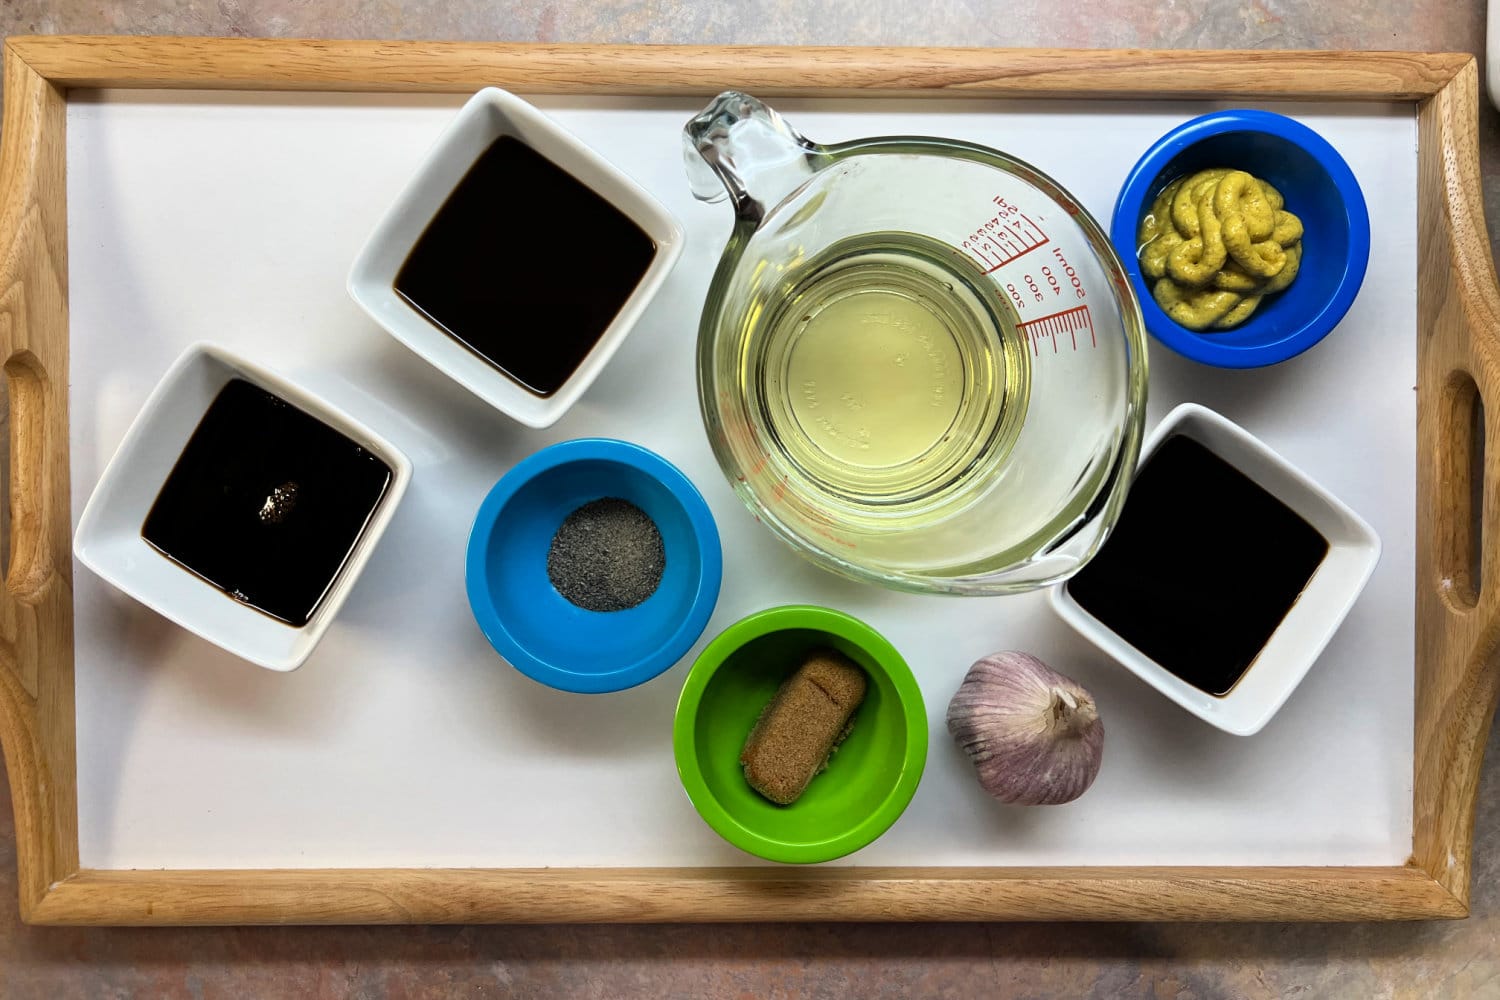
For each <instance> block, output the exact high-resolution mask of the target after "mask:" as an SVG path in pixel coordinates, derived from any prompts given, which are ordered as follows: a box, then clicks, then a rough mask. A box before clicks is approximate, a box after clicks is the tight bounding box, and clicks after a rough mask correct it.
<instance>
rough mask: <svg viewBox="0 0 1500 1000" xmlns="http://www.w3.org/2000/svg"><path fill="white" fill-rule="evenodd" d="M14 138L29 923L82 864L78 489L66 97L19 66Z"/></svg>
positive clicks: (16, 713) (14, 423)
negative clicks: (71, 417)
mask: <svg viewBox="0 0 1500 1000" xmlns="http://www.w3.org/2000/svg"><path fill="white" fill-rule="evenodd" d="M4 72H5V108H4V112H5V128H4V135H3V141H0V364H3V366H4V374H5V378H6V381H7V384H8V389H9V393H8V395H9V401H10V413H9V423H10V461H11V468H10V496H9V503H10V525H11V557H10V565H9V566H8V567H6V573H5V587H4V589H3V591H0V664H3V665H0V746H3V747H4V750H5V755H6V761H7V763H8V765H9V768H10V781H11V796H12V798H13V799H14V801H15V816H16V843H17V851H16V865H17V868H18V871H19V880H20V886H21V910H22V915H23V917H24V916H25V915H26V914H27V913H29V912H30V911H31V909H32V908H33V907H34V906H35V905H36V904H37V903H38V902H39V901H40V900H41V899H42V897H43V896H44V895H45V894H46V892H47V889H48V887H49V886H50V885H51V884H52V883H53V882H54V881H56V880H58V879H61V878H64V877H66V876H67V875H69V874H70V873H72V872H74V871H76V870H77V868H78V822H77V818H78V814H77V794H76V790H75V785H76V781H75V769H74V745H75V744H74V709H73V584H72V578H73V556H72V532H71V525H72V519H71V516H70V512H69V505H70V502H71V497H70V494H69V491H68V299H67V280H68V279H67V275H68V269H67V259H68V254H67V209H66V204H65V194H66V192H65V185H64V164H65V153H64V149H63V137H64V128H65V115H66V107H65V105H64V101H63V95H62V92H61V91H60V90H59V89H58V88H57V87H54V86H52V85H51V84H50V83H48V81H47V80H45V79H44V78H42V77H41V76H39V75H38V74H37V73H35V72H34V71H32V70H31V69H30V68H29V67H27V66H26V64H25V63H24V62H22V61H20V60H13V59H9V58H7V59H6V60H5V64H4Z"/></svg>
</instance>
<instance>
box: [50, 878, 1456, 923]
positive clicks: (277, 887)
mask: <svg viewBox="0 0 1500 1000" xmlns="http://www.w3.org/2000/svg"><path fill="white" fill-rule="evenodd" d="M1463 915H1464V906H1463V904H1462V903H1460V902H1459V901H1458V900H1456V899H1455V898H1454V897H1453V896H1452V895H1451V894H1450V893H1449V892H1447V891H1446V890H1445V889H1444V888H1443V887H1442V886H1440V885H1438V884H1437V883H1435V882H1433V880H1432V879H1431V878H1430V877H1429V876H1428V875H1427V873H1426V872H1423V871H1421V870H1420V869H1417V868H1415V867H1407V868H1394V867H1393V868H1327V869H1319V868H797V867H784V868H725V869H666V868H656V869H651V868H642V869H571V870H570V869H561V870H559V869H511V870H504V869H501V870H496V869H478V868H476V869H396V868H391V869H368V870H349V869H345V870H338V871H318V870H304V871H289V870H275V871H272V870H261V871H168V872H115V871H83V872H80V873H79V874H78V875H76V876H74V877H73V878H71V879H69V880H67V881H66V882H63V883H62V884H60V885H58V886H56V887H54V888H53V890H52V891H51V892H50V893H48V895H47V898H46V900H45V901H44V902H43V903H42V905H41V906H40V907H39V908H37V909H36V910H34V911H33V913H32V919H33V920H35V921H37V922H41V923H49V924H266V923H273V924H282V923H314V924H316V923H407V924H418V923H420V924H439V923H440V924H451V923H493V922H502V923H589V922H599V921H615V922H632V923H660V922H667V921H684V920H686V921H723V920H980V919H985V920H1077V919H1080V918H1082V919H1090V920H1309V919H1315V920H1391V919H1404V918H1410V917H1413V916H1428V917H1458V916H1463Z"/></svg>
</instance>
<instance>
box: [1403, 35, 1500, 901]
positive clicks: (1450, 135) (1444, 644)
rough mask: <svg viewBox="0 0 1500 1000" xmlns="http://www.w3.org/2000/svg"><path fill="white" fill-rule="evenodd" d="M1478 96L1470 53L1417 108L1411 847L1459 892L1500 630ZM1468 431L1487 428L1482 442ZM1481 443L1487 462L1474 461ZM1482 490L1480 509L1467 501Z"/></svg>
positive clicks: (1499, 532)
mask: <svg viewBox="0 0 1500 1000" xmlns="http://www.w3.org/2000/svg"><path fill="white" fill-rule="evenodd" d="M1478 100H1479V69H1478V67H1477V66H1476V65H1475V64H1473V63H1470V64H1468V65H1467V66H1465V67H1464V68H1463V69H1462V70H1461V71H1460V72H1459V74H1458V75H1457V76H1456V77H1455V78H1454V81H1453V83H1452V84H1451V85H1450V86H1448V87H1445V88H1443V90H1442V91H1440V92H1439V93H1438V94H1437V95H1436V96H1435V97H1433V98H1432V99H1431V100H1429V101H1428V102H1427V103H1426V105H1425V106H1424V107H1423V108H1422V112H1421V115H1420V117H1419V120H1418V149H1419V154H1418V155H1419V157H1420V162H1419V165H1418V189H1419V196H1420V198H1421V203H1420V204H1419V206H1418V209H1417V219H1418V226H1419V230H1420V231H1419V232H1418V235H1417V260H1418V262H1419V263H1418V282H1417V316H1418V325H1419V328H1420V335H1421V341H1420V343H1419V350H1418V356H1417V385H1418V400H1417V458H1418V460H1417V524H1418V526H1419V530H1418V531H1417V533H1416V537H1417V586H1416V591H1417V593H1416V600H1417V682H1416V745H1415V753H1416V773H1415V776H1414V783H1413V788H1414V794H1415V803H1414V806H1415V808H1414V823H1415V829H1414V844H1413V850H1414V857H1415V858H1416V861H1417V863H1418V864H1420V865H1421V866H1422V867H1423V868H1425V869H1426V870H1427V871H1428V872H1430V873H1431V874H1432V876H1433V878H1435V879H1437V880H1438V881H1439V882H1441V883H1442V884H1443V885H1444V886H1446V887H1447V888H1448V889H1449V891H1451V892H1452V893H1453V894H1454V895H1455V896H1457V897H1459V898H1460V899H1463V900H1465V901H1467V899H1468V896H1469V882H1470V879H1469V863H1470V856H1471V854H1472V852H1473V835H1474V806H1475V795H1476V794H1477V790H1478V784H1479V769H1480V765H1481V763H1482V761H1483V757H1484V747H1485V741H1486V740H1487V738H1488V736H1489V729H1490V724H1491V720H1492V719H1493V718H1494V715H1495V706H1496V701H1497V698H1500V668H1497V665H1496V663H1495V662H1494V653H1495V647H1496V644H1497V641H1500V546H1497V545H1496V542H1497V541H1500V489H1497V488H1500V478H1497V477H1500V394H1497V393H1496V391H1495V390H1496V389H1497V388H1500V295H1497V292H1496V284H1495V267H1494V262H1493V260H1492V259H1491V257H1490V252H1489V249H1490V245H1489V236H1488V234H1487V233H1486V231H1485V226H1484V208H1483V205H1482V203H1481V201H1480V187H1479V150H1478V145H1477V144H1478V107H1477V104H1478ZM1483 401H1488V403H1489V405H1488V406H1483V405H1482V402H1483ZM1481 411H1482V422H1481V421H1480V420H1479V417H1480V415H1481ZM1476 436H1482V438H1483V439H1484V446H1483V447H1482V448H1481V446H1480V442H1478V441H1476V440H1475V438H1476ZM1481 451H1482V453H1483V456H1484V462H1483V465H1482V466H1481V467H1478V468H1476V467H1475V459H1476V458H1477V456H1478V455H1479V454H1480V453H1481ZM1476 480H1477V481H1476ZM1476 487H1479V488H1478V489H1477V490H1476ZM1476 495H1477V496H1479V498H1480V510H1479V511H1478V512H1475V511H1473V510H1472V506H1473V503H1472V501H1473V498H1474V497H1475V496H1476ZM1476 514H1477V516H1476ZM1424 526H1425V528H1426V530H1420V529H1421V528H1422V527H1424ZM1476 532H1477V535H1476ZM1476 555H1477V557H1478V558H1477V560H1476Z"/></svg>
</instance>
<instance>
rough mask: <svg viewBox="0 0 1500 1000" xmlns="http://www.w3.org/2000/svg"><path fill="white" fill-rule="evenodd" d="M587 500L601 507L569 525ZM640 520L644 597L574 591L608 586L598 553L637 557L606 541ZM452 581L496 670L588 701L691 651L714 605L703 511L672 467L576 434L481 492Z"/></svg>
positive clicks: (627, 543)
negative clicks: (500, 664)
mask: <svg viewBox="0 0 1500 1000" xmlns="http://www.w3.org/2000/svg"><path fill="white" fill-rule="evenodd" d="M601 504H602V505H604V506H605V507H606V508H608V507H611V506H612V507H613V508H614V510H613V511H612V512H609V511H607V512H606V514H605V515H599V516H595V517H593V518H592V519H588V518H584V519H582V520H580V516H581V515H585V514H587V513H588V511H589V510H590V509H594V510H597V509H599V506H600V505H601ZM627 509H628V510H630V511H633V512H634V513H633V515H629V516H626V517H625V518H624V520H621V519H620V518H619V517H618V516H615V515H618V514H619V513H620V512H621V511H626V510H627ZM642 514H643V515H644V517H645V518H649V521H650V524H651V526H653V527H654V534H653V537H652V539H651V542H650V548H649V551H650V552H651V554H652V563H653V565H652V566H651V567H650V570H651V579H650V580H648V581H647V583H646V585H645V586H642V587H640V588H639V589H640V591H641V594H643V595H644V597H643V599H639V600H638V602H637V603H631V604H630V606H623V607H622V606H618V604H617V605H611V606H609V607H608V609H607V610H600V607H601V605H600V604H599V603H596V602H594V601H591V600H589V599H588V595H589V594H590V593H591V591H590V590H589V589H588V588H589V587H591V586H592V587H595V588H597V587H598V586H600V585H604V586H606V587H608V586H610V585H611V584H612V581H611V580H609V579H602V578H599V577H600V573H601V567H603V569H604V570H611V568H612V567H617V566H620V565H621V564H620V563H619V562H618V560H616V561H611V559H610V558H609V553H610V551H611V548H612V547H613V551H614V552H615V553H616V554H617V556H618V554H619V553H623V552H628V551H632V548H631V547H632V545H634V546H636V548H640V543H639V541H638V540H635V539H632V538H626V537H621V535H620V532H621V531H624V530H626V529H630V530H635V531H637V532H639V531H640V530H643V529H641V528H640V525H642V524H644V521H643V520H642V519H641V518H640V515H642ZM632 517H633V518H634V520H632ZM611 518H613V520H612V519H611ZM644 530H648V531H649V530H650V529H644ZM612 532H613V534H612ZM655 536H659V539H660V541H659V545H658V544H657V543H656V542H655ZM564 539H566V540H567V545H566V546H565V547H564V549H561V550H560V549H559V545H560V544H563V540H564ZM580 550H583V551H582V552H581V554H579V553H580ZM590 550H593V551H590ZM560 551H561V552H563V557H560V556H559V552H560ZM570 552H571V553H574V556H573V563H574V564H575V565H574V568H573V569H572V570H569V569H568V568H567V565H568V562H567V559H566V558H564V557H566V556H567V554H568V553H570ZM596 554H597V555H602V556H604V557H606V558H604V559H603V561H602V562H601V561H600V560H599V559H595V558H593V556H595V555H596ZM560 558H561V559H562V564H563V569H562V570H559V560H560ZM580 560H581V561H580ZM627 571H630V572H636V573H639V572H641V570H640V569H639V567H638V566H637V567H629V566H625V567H623V568H621V569H620V570H619V572H627ZM560 573H561V574H562V575H559V574H560ZM464 575H465V584H466V589H467V591H468V597H469V607H470V609H471V610H472V611H473V613H474V620H475V622H477V623H478V625H479V628H480V631H482V632H483V633H484V636H485V638H486V639H488V640H489V642H490V645H491V646H493V647H494V648H495V651H496V652H497V653H499V654H500V656H501V657H503V658H504V659H505V660H506V662H508V663H510V665H511V666H513V667H515V668H516V669H517V670H519V671H520V672H521V673H523V674H525V675H526V676H528V677H530V678H532V679H533V680H535V681H538V682H539V683H542V684H545V685H547V686H549V687H553V688H558V689H560V690H563V691H574V692H579V693H585V694H598V693H602V692H607V691H620V690H624V689H625V688H629V687H634V686H635V685H637V684H642V683H644V682H646V681H648V680H650V679H651V678H653V677H656V676H657V675H658V674H660V673H662V672H663V671H665V670H667V669H668V668H669V667H671V666H672V665H673V664H674V663H676V662H677V661H678V660H679V659H681V658H682V657H683V655H684V654H686V653H687V651H688V650H689V649H690V648H692V645H693V643H694V642H696V641H697V640H698V637H699V636H700V635H701V634H702V633H703V629H704V627H705V626H706V625H707V624H708V619H709V616H710V615H712V614H713V610H714V605H715V604H716V603H717V601H718V598H719V584H720V580H721V578H722V576H723V554H722V551H721V548H720V545H719V533H718V528H717V527H716V526H715V524H714V519H713V514H712V513H711V512H710V511H709V509H708V505H707V504H706V503H705V502H704V500H703V497H702V495H701V494H700V493H699V492H698V490H697V488H696V487H695V486H693V484H692V482H691V481H690V480H689V479H688V478H687V476H685V475H683V474H682V472H681V471H680V470H678V469H677V467H676V466H674V465H673V464H672V463H671V462H668V461H667V460H666V459H664V458H662V457H661V456H660V455H658V454H656V453H655V452H652V451H650V450H648V449H646V448H643V447H641V446H640V445H636V444H631V443H629V442H626V441H615V440H611V439H607V438H580V439H577V440H573V441H564V442H561V443H560V444H555V445H552V446H550V447H548V448H544V449H542V450H541V451H538V452H536V453H535V454H532V455H530V456H528V457H527V458H525V459H523V460H522V461H520V462H518V463H517V464H516V465H515V467H513V468H512V469H511V470H510V471H509V472H507V473H506V474H505V475H504V476H503V477H502V478H501V479H500V481H499V482H498V483H496V484H495V486H494V487H493V488H492V489H491V490H490V492H489V494H488V495H487V496H486V497H485V498H484V501H483V502H482V503H481V504H480V505H479V511H478V513H477V514H476V515H475V517H474V526H473V528H472V529H471V530H470V533H469V545H468V553H467V558H466V562H465V574H464ZM627 582H629V581H627ZM560 587H561V588H562V589H559V588H560ZM580 588H581V589H580ZM565 590H566V591H568V594H569V596H564V591H565ZM639 596H641V595H639V594H638V595H637V597H639ZM605 597H606V598H608V597H609V595H608V594H606V595H605ZM630 600H635V598H631V599H630ZM580 602H581V603H580ZM620 603H629V601H625V602H620Z"/></svg>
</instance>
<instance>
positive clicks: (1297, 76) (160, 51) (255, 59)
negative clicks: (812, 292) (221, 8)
mask: <svg viewBox="0 0 1500 1000" xmlns="http://www.w3.org/2000/svg"><path fill="white" fill-rule="evenodd" d="M9 45H10V47H11V49H12V50H13V51H15V52H16V53H18V54H19V55H20V57H21V58H22V59H24V60H25V61H26V62H28V63H29V64H30V65H31V66H33V67H34V68H35V69H36V71H37V72H38V73H40V74H41V75H42V76H44V77H46V78H47V79H48V80H50V81H52V82H53V83H54V84H56V85H58V86H61V87H173V88H181V87H193V88H204V89H214V90H224V89H228V90H237V89H243V90H346V91H347V90H357V91H434V92H443V93H462V92H466V91H472V90H477V89H478V88H480V87H484V86H496V87H507V88H514V89H518V90H524V91H525V92H526V93H529V94H577V93H605V94H656V95H662V94H666V95H671V94H709V93H714V92H717V91H720V90H724V89H727V88H729V87H740V88H743V89H746V90H754V91H755V92H757V93H759V94H761V95H762V96H768V97H775V96H778V95H797V94H820V95H824V96H838V95H858V96H877V95H884V96H895V97H918V96H931V95H934V94H941V95H943V96H948V97H961V96H972V97H997V96H1007V97H1022V96H1024V97H1087V98H1093V99H1100V98H1108V99H1139V98H1154V99H1159V98H1167V97H1182V98H1194V97H1246V98H1255V99H1257V100H1271V99H1276V98H1312V97H1316V98H1327V99H1342V100H1372V99H1373V100H1413V99H1416V98H1421V97H1427V96H1429V95H1431V94H1435V93H1437V92H1438V90H1440V89H1441V88H1442V87H1443V86H1444V85H1445V84H1446V83H1447V82H1448V81H1449V80H1450V79H1452V77H1453V74H1454V73H1456V72H1457V71H1458V70H1459V68H1460V67H1462V66H1463V65H1464V63H1465V62H1466V61H1467V60H1468V58H1469V57H1468V56H1467V55H1463V54H1459V53H1422V52H1359V53H1351V52H1275V51H1237V52H1223V51H1212V50H1207V51H1179V52H1163V51H1159V50H1094V51H1078V50H1059V49H1012V50H996V49H979V48H972V49H956V48H947V49H898V48H881V47H870V48H835V47H826V46H798V47H759V46H726V47H705V46H691V45H537V44H517V43H509V44H507V43H495V44H486V43H475V42H369V41H290V40H283V39H262V38H223V39H217V38H216V39H212V40H208V39H201V38H150V37H147V38H122V37H110V36H83V37H67V36H62V37H51V38H13V39H11V40H10V42H9Z"/></svg>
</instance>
